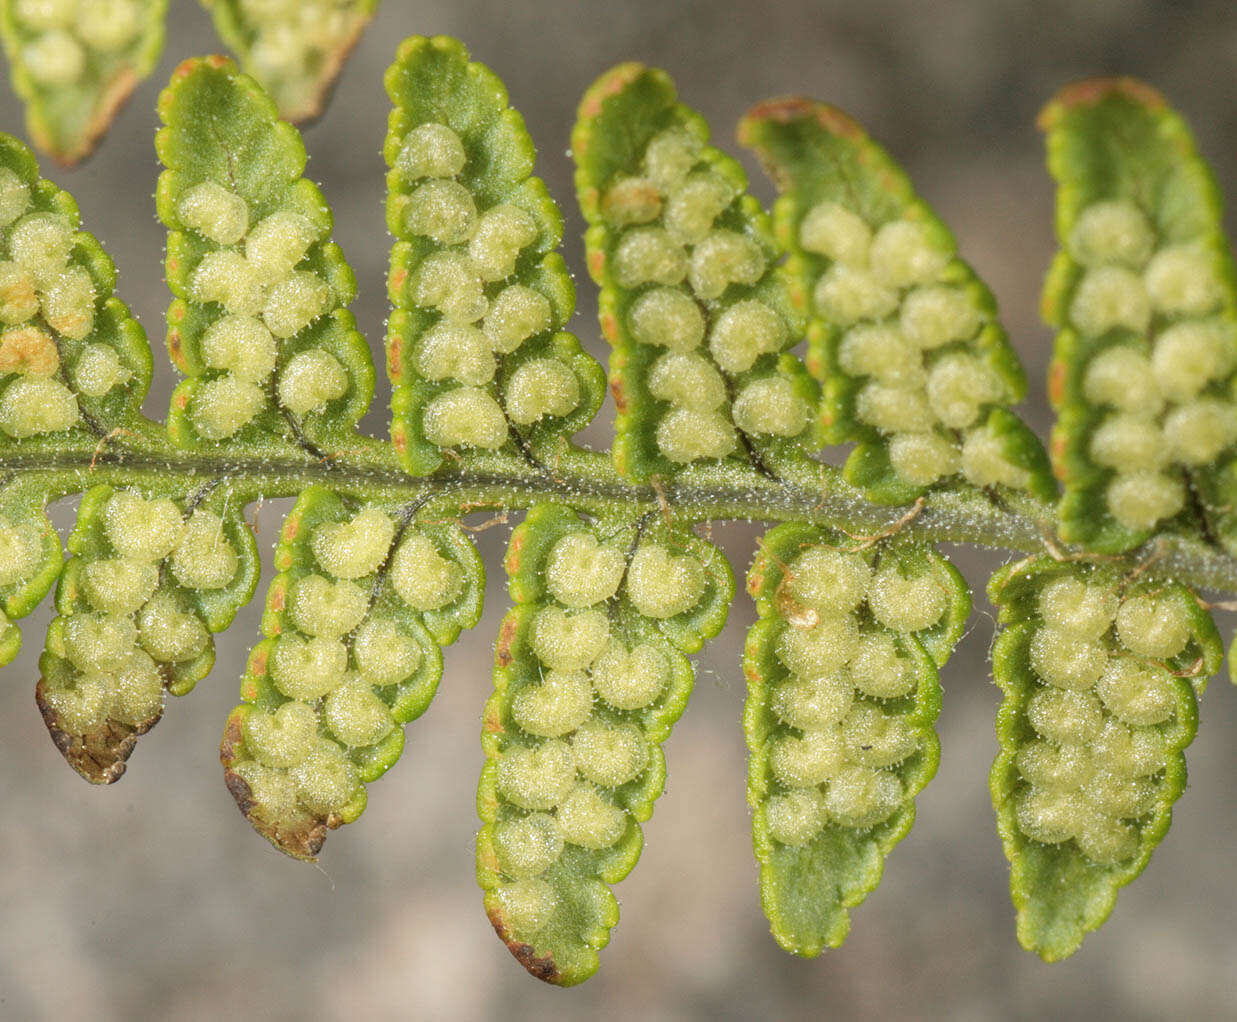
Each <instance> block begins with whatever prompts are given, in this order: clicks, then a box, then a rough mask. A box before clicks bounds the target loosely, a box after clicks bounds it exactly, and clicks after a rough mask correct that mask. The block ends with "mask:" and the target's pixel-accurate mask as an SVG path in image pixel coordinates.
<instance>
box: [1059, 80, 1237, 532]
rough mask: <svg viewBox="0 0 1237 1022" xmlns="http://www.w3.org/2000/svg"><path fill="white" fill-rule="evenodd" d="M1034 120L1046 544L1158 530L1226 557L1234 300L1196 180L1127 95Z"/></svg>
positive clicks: (1139, 102) (1166, 132) (1209, 187)
mask: <svg viewBox="0 0 1237 1022" xmlns="http://www.w3.org/2000/svg"><path fill="white" fill-rule="evenodd" d="M1040 122H1041V126H1042V127H1043V128H1044V129H1045V130H1046V131H1047V135H1048V139H1047V142H1048V166H1049V169H1050V170H1051V171H1052V173H1053V175H1054V177H1055V178H1056V179H1057V183H1058V186H1059V187H1058V193H1057V228H1058V233H1059V235H1060V243H1061V250H1060V251H1059V252H1058V254H1057V257H1056V260H1055V262H1054V263H1053V267H1052V271H1051V272H1050V273H1049V275H1048V279H1047V281H1046V282H1045V285H1044V299H1043V309H1044V315H1045V317H1046V319H1047V320H1048V321H1049V322H1050V323H1051V324H1053V325H1054V326H1056V327H1058V328H1059V330H1060V332H1059V333H1058V335H1057V341H1056V349H1055V353H1054V359H1053V366H1052V372H1051V374H1050V388H1049V394H1050V396H1051V398H1052V400H1053V402H1054V404H1055V405H1056V406H1057V409H1058V420H1057V425H1056V429H1055V432H1054V435H1053V444H1052V448H1053V457H1054V461H1055V468H1056V471H1057V474H1058V475H1059V476H1060V477H1061V479H1062V480H1063V481H1064V483H1065V496H1064V498H1063V500H1062V504H1061V509H1060V519H1061V525H1060V530H1061V536H1062V537H1063V538H1064V539H1065V540H1066V541H1067V542H1071V543H1080V544H1085V545H1086V546H1087V547H1088V548H1090V549H1092V550H1096V551H1099V552H1117V551H1121V550H1126V549H1129V548H1131V547H1133V546H1136V545H1137V544H1139V543H1141V542H1143V541H1144V540H1146V539H1147V538H1148V537H1149V536H1151V535H1152V534H1153V533H1154V532H1155V531H1156V530H1157V529H1160V528H1163V527H1164V526H1165V525H1166V524H1168V523H1169V521H1173V528H1174V529H1179V530H1180V529H1185V530H1188V529H1191V528H1196V527H1199V526H1201V527H1203V528H1205V529H1206V530H1207V531H1208V532H1209V533H1210V534H1212V535H1214V536H1216V538H1217V539H1219V541H1220V542H1221V543H1225V544H1229V545H1231V544H1232V542H1233V541H1232V539H1231V535H1232V533H1233V525H1234V521H1237V519H1234V517H1233V515H1232V513H1231V511H1230V510H1229V509H1230V508H1231V507H1232V506H1233V504H1234V498H1235V497H1237V490H1234V484H1233V482H1232V472H1231V466H1232V463H1233V460H1234V457H1235V456H1237V452H1235V451H1234V448H1235V446H1237V408H1235V407H1234V403H1233V396H1232V393H1231V388H1232V383H1233V379H1234V370H1237V294H1235V293H1234V271H1233V260H1232V257H1231V255H1230V254H1229V246H1228V241H1227V240H1226V238H1225V234H1224V230H1223V223H1222V217H1221V211H1220V204H1219V193H1218V190H1217V188H1216V185H1215V182H1214V180H1213V178H1212V175H1211V171H1210V169H1209V168H1208V167H1207V165H1206V164H1205V163H1204V162H1203V160H1202V159H1201V158H1200V157H1199V156H1198V153H1197V151H1196V149H1195V147H1194V142H1193V140H1192V138H1191V137H1190V132H1189V129H1188V127H1187V126H1186V125H1185V123H1184V122H1183V121H1182V120H1181V119H1180V117H1178V116H1177V115H1176V114H1175V113H1173V111H1172V110H1170V109H1169V108H1168V107H1167V106H1166V104H1165V103H1164V102H1163V99H1162V98H1161V97H1159V96H1155V95H1152V94H1149V93H1148V92H1146V91H1145V90H1143V89H1142V87H1140V86H1138V85H1136V84H1135V83H1131V82H1129V81H1125V80H1118V81H1115V82H1113V83H1109V85H1108V87H1107V88H1106V89H1105V90H1102V91H1097V92H1094V93H1092V94H1086V95H1084V94H1083V93H1082V92H1079V93H1077V94H1075V93H1072V92H1069V91H1068V90H1067V91H1066V92H1065V93H1062V95H1061V96H1060V97H1058V98H1057V100H1055V101H1054V102H1053V103H1051V104H1049V106H1048V107H1047V108H1046V109H1045V111H1044V113H1043V115H1042V116H1041V119H1040ZM1110 164H1111V165H1112V169H1111V171H1108V170H1102V169H1101V168H1104V167H1107V166H1109V165H1110Z"/></svg>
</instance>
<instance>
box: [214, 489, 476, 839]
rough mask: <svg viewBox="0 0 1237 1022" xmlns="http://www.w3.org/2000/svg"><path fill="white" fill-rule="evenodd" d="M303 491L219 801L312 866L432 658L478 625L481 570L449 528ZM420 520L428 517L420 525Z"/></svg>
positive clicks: (284, 540)
mask: <svg viewBox="0 0 1237 1022" xmlns="http://www.w3.org/2000/svg"><path fill="white" fill-rule="evenodd" d="M418 510H419V508H418V507H417V505H415V504H413V505H411V506H404V507H399V506H394V505H391V504H390V503H385V502H367V503H364V504H361V503H359V502H357V501H355V500H345V499H342V498H340V497H339V496H337V495H336V494H334V493H332V492H331V491H330V490H328V489H326V488H324V487H320V486H315V487H310V488H309V489H307V490H305V491H304V492H303V493H302V494H301V496H300V498H299V499H298V500H297V503H296V506H295V507H294V508H293V509H292V511H291V513H290V514H289V515H288V517H287V519H286V520H285V522H284V526H283V533H282V536H281V539H280V543H279V546H278V548H277V549H276V551H275V567H276V568H277V569H278V570H279V574H278V575H276V576H275V578H274V579H272V580H271V586H270V591H269V593H268V594H267V600H266V613H265V615H264V616H263V619H262V630H263V632H264V633H265V634H266V636H267V638H266V639H265V640H263V641H262V642H260V643H258V645H257V646H255V647H254V649H253V652H252V653H251V654H250V657H249V668H248V670H247V671H246V673H245V678H244V680H243V681H242V682H241V698H242V699H243V700H244V702H243V703H242V704H241V705H240V706H238V707H237V708H236V709H235V710H234V711H233V712H232V714H231V716H230V717H229V718H228V722H227V726H226V727H225V728H224V735H223V743H222V745H221V747H220V752H219V755H220V759H221V760H222V761H223V766H224V772H225V777H226V780H227V785H228V790H229V791H231V792H232V795H233V797H234V798H235V799H236V802H237V805H238V806H239V807H240V809H241V812H243V813H244V814H245V816H246V817H247V818H248V819H249V822H250V823H252V824H253V826H254V828H255V829H256V830H257V831H258V833H260V834H261V835H262V836H263V837H265V838H267V839H268V840H269V841H270V842H271V843H272V844H274V845H275V846H276V847H277V848H279V849H280V850H281V851H283V852H286V853H287V854H289V855H293V856H295V857H297V858H304V859H312V858H314V857H315V856H316V855H317V854H318V852H319V850H320V849H321V848H322V843H323V841H325V840H326V832H327V829H328V828H333V827H338V826H339V825H340V824H342V823H351V822H352V821H353V820H355V819H356V818H357V817H358V816H360V815H361V812H362V810H364V808H365V803H366V789H365V786H366V785H368V784H369V783H371V782H372V781H375V780H377V779H378V778H379V777H381V776H382V775H383V774H384V773H386V772H387V770H389V769H390V768H391V767H392V766H393V765H394V764H395V761H396V760H397V759H399V756H400V753H401V752H402V751H403V748H404V732H403V727H402V725H404V724H407V723H408V722H409V721H412V720H415V719H416V718H417V717H419V716H420V715H421V714H422V713H424V712H425V710H426V709H427V708H428V707H429V704H430V700H431V699H432V698H433V696H434V692H435V690H436V689H437V687H438V679H439V678H440V677H441V675H442V652H441V647H442V646H445V645H448V644H450V643H452V642H454V641H455V639H456V638H457V637H458V635H459V633H460V630H461V629H464V628H471V627H472V626H473V625H475V624H476V623H477V620H478V618H479V617H480V616H481V604H482V598H483V596H484V592H485V571H484V568H483V566H482V564H481V561H480V559H479V558H478V557H477V554H476V551H475V550H474V549H473V546H472V544H471V543H470V542H469V541H468V539H467V537H466V536H465V535H464V534H463V532H462V531H461V530H460V528H459V526H457V525H455V524H454V523H450V522H442V521H430V520H421V519H419V518H418V517H417V512H418ZM427 517H428V516H427Z"/></svg>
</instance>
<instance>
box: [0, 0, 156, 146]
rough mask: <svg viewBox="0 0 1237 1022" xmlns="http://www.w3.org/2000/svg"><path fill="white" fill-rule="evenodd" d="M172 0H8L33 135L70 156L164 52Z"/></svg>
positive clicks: (3, 21) (11, 45)
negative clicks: (165, 22)
mask: <svg viewBox="0 0 1237 1022" xmlns="http://www.w3.org/2000/svg"><path fill="white" fill-rule="evenodd" d="M166 8H167V0H5V2H4V3H2V4H0V35H2V36H3V38H4V45H5V49H6V50H7V52H8V56H9V60H10V63H11V70H12V74H13V81H14V85H15V87H16V89H17V91H18V93H20V94H21V96H22V98H23V99H24V100H25V101H26V104H27V123H28V124H29V127H30V133H31V135H32V136H33V138H34V140H35V142H36V143H37V144H38V145H39V146H40V147H41V148H44V149H46V150H48V151H50V152H51V153H52V154H54V155H55V156H56V158H57V159H60V160H63V161H65V162H67V163H72V162H74V161H75V160H78V159H80V158H81V157H82V156H84V155H86V153H87V152H89V150H90V148H91V146H92V145H93V144H94V140H95V138H96V137H97V136H98V135H99V134H100V133H101V132H102V131H103V130H104V129H105V128H106V127H107V124H108V122H109V121H110V120H111V118H112V114H113V112H114V110H115V108H116V107H117V106H118V105H119V104H120V103H121V102H122V101H123V100H124V99H125V98H126V97H127V96H128V94H129V92H130V90H131V89H132V88H133V86H134V84H135V83H136V82H137V80H138V79H139V78H141V77H142V76H144V75H146V74H147V73H149V71H150V69H151V68H152V67H153V66H154V64H155V61H156V60H157V59H158V52H159V47H160V44H161V42H162V39H163V14H164V11H165V9H166Z"/></svg>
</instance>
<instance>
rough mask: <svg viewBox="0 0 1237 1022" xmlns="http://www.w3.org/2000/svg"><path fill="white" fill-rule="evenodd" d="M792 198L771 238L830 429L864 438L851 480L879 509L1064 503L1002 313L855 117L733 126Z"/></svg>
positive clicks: (769, 109) (777, 114)
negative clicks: (964, 497) (1009, 500)
mask: <svg viewBox="0 0 1237 1022" xmlns="http://www.w3.org/2000/svg"><path fill="white" fill-rule="evenodd" d="M739 139H740V141H741V142H742V143H743V144H744V145H747V146H749V147H751V148H752V149H754V150H755V152H756V154H757V156H758V157H759V158H760V160H761V162H762V163H763V164H764V166H765V168H766V170H767V172H768V173H769V176H770V177H771V178H772V179H773V181H774V183H775V184H776V185H777V187H778V190H779V191H780V192H781V193H782V194H781V197H780V198H779V199H778V201H777V203H776V204H775V206H774V227H775V231H776V235H777V239H778V243H779V244H780V246H781V247H782V248H783V249H784V250H785V251H786V252H787V253H788V260H787V263H786V266H787V270H788V272H789V274H790V276H791V278H792V280H793V285H792V295H793V297H794V301H795V304H796V305H797V306H798V307H799V309H800V310H801V311H802V312H803V313H804V314H805V315H806V316H807V317H808V319H809V325H808V342H809V352H808V357H807V362H808V366H809V368H811V369H812V371H813V373H814V374H815V375H816V376H817V378H818V379H820V381H821V383H822V385H823V390H824V396H823V401H822V404H821V424H822V427H823V429H824V431H825V434H826V436H827V437H828V439H829V440H830V441H832V442H834V443H845V442H854V443H856V445H857V446H856V448H855V450H854V451H853V452H852V453H851V455H850V457H849V459H848V461H847V463H846V468H845V474H846V477H847V479H848V480H849V481H850V482H852V483H853V484H855V485H856V486H858V487H859V488H860V489H862V490H863V491H864V493H865V494H866V496H867V497H868V499H869V500H872V501H874V502H876V503H881V504H903V503H909V502H911V501H912V500H914V499H915V498H916V497H918V496H920V495H922V494H924V493H926V492H928V491H929V490H931V489H932V488H934V487H935V488H940V487H942V486H949V485H951V484H952V485H956V481H957V480H959V479H961V480H965V481H966V482H969V483H971V484H973V485H976V486H984V487H997V488H998V489H1009V490H1014V491H1025V492H1029V493H1031V494H1033V495H1035V496H1037V497H1039V498H1040V499H1043V500H1051V499H1053V498H1054V497H1055V494H1056V487H1055V485H1054V483H1053V481H1052V476H1051V472H1050V469H1049V465H1048V459H1047V456H1046V455H1045V453H1044V451H1043V448H1042V446H1041V445H1040V443H1039V441H1038V440H1037V439H1036V437H1035V435H1034V434H1033V433H1032V432H1031V431H1030V430H1029V429H1028V428H1027V427H1026V426H1025V425H1024V424H1023V423H1022V422H1021V420H1019V419H1018V418H1017V417H1016V416H1015V415H1014V414H1013V413H1012V412H1010V411H1009V410H1008V409H1009V406H1011V405H1013V404H1015V403H1016V402H1018V401H1020V400H1021V399H1022V398H1023V396H1024V394H1025V391H1026V381H1025V377H1024V375H1023V372H1022V368H1021V366H1020V365H1019V363H1018V359H1017V356H1016V355H1015V354H1014V352H1013V349H1012V348H1011V347H1010V345H1009V341H1008V338H1007V337H1006V335H1005V332H1004V330H1003V328H1002V327H1001V325H1000V322H999V320H998V317H997V308H996V302H995V300H994V298H993V296H992V294H991V292H990V291H989V290H988V289H987V287H986V286H985V285H984V284H983V282H982V281H981V280H979V278H978V277H977V276H976V275H975V273H974V271H973V270H972V269H971V267H970V266H969V265H968V264H967V263H965V262H964V261H963V260H962V259H961V258H959V257H958V255H957V247H956V244H955V242H954V239H953V237H952V236H951V235H950V233H949V230H948V229H947V228H946V226H945V225H944V224H943V223H942V222H941V221H940V219H939V218H938V217H937V215H936V214H935V213H934V212H933V211H932V209H931V208H930V207H929V206H928V205H927V204H926V203H925V202H924V201H923V200H922V199H920V198H919V196H917V195H916V194H915V191H914V188H913V187H912V185H911V182H910V180H909V179H908V178H907V176H906V174H905V172H904V171H903V170H902V168H901V167H899V166H898V164H897V163H896V162H895V161H894V160H893V159H892V158H891V157H890V156H889V154H888V153H886V152H885V150H884V149H882V148H881V147H880V146H879V145H878V144H877V143H876V142H874V141H873V140H872V139H870V138H869V137H868V136H867V135H866V134H865V132H864V131H863V129H862V128H861V127H859V125H858V124H856V123H855V122H854V121H852V120H851V119H850V118H849V117H848V116H847V115H846V114H844V113H842V112H841V111H839V110H837V109H836V108H834V107H831V106H828V105H826V104H824V103H815V102H812V101H809V100H804V99H787V100H772V101H770V102H767V103H764V104H761V105H759V106H757V107H755V108H754V109H753V110H752V111H751V112H750V113H749V114H748V115H747V116H746V117H745V118H744V120H743V121H742V123H741V124H740V126H739Z"/></svg>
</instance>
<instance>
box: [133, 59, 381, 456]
mask: <svg viewBox="0 0 1237 1022" xmlns="http://www.w3.org/2000/svg"><path fill="white" fill-rule="evenodd" d="M159 112H160V115H161V117H162V119H163V122H164V127H163V128H162V129H160V131H159V132H158V134H157V136H156V139H155V145H156V149H157V150H158V153H159V156H160V159H161V160H162V161H163V163H164V166H165V167H166V168H167V169H165V170H164V171H163V173H162V174H161V175H160V178H159V185H158V190H157V194H156V204H157V207H158V211H159V216H160V219H161V220H162V221H163V222H164V224H166V225H167V227H168V228H169V234H168V254H167V264H166V265H167V281H168V287H169V289H170V290H171V292H172V294H173V296H174V300H173V302H172V304H171V306H170V308H169V310H168V336H167V343H168V350H169V352H170V353H171V355H172V359H173V362H174V363H175V364H176V365H177V367H178V368H180V369H181V370H182V371H183V372H185V373H186V375H187V377H188V378H187V379H186V380H185V381H184V382H183V383H181V385H180V386H179V387H178V388H177V389H176V392H175V393H174V395H173V397H172V406H171V410H170V412H169V416H168V429H169V431H170V433H171V435H172V438H173V440H174V442H176V443H177V444H178V445H180V446H185V447H191V448H197V449H211V448H218V447H219V446H220V445H223V444H226V445H227V447H228V448H229V449H236V448H243V449H247V450H249V451H251V452H253V453H261V454H273V453H278V454H284V455H295V456H300V457H311V458H323V457H326V456H328V455H329V454H331V453H332V452H334V451H337V450H339V449H341V448H347V447H353V448H355V447H356V446H357V443H358V438H357V436H356V433H355V430H354V427H355V424H356V422H357V421H358V420H359V419H360V417H361V416H362V415H363V414H364V413H365V410H366V409H367V408H368V407H369V402H370V399H371V398H372V396H373V389H374V367H373V362H372V359H371V356H370V352H369V348H368V345H367V344H366V343H365V340H364V338H362V337H361V336H360V334H359V333H358V332H357V330H356V323H355V321H354V319H353V317H352V314H351V313H350V312H348V311H347V309H346V308H345V307H346V306H347V305H348V304H349V303H350V302H351V301H352V300H353V298H355V296H356V279H355V277H354V276H353V273H352V270H351V269H350V268H349V267H348V265H347V263H346V261H345V260H344V256H343V253H342V251H341V250H340V248H339V246H338V245H336V244H335V243H334V242H331V241H330V240H329V236H330V233H331V230H332V228H333V219H332V216H331V211H330V207H329V206H328V205H327V203H326V200H325V199H324V198H323V196H322V193H321V191H320V190H319V189H318V187H317V186H316V185H315V184H313V183H312V182H311V181H309V180H307V179H306V178H303V177H302V176H301V175H302V173H303V171H304V169H305V147H304V144H303V142H302V141H301V137H300V134H299V133H298V132H297V130H296V129H295V128H293V127H292V126H291V125H290V124H288V123H286V122H284V121H280V120H278V119H277V117H276V111H275V108H274V106H273V105H272V103H271V101H270V99H269V98H267V96H266V95H265V94H264V93H263V92H262V90H261V89H260V87H259V86H258V84H257V83H256V82H254V81H253V80H252V79H250V78H248V77H246V76H244V75H240V74H238V73H237V72H236V69H235V66H234V65H233V64H232V63H231V61H228V60H225V59H224V58H222V57H209V58H203V59H198V60H190V61H186V62H185V63H183V64H182V65H181V66H180V67H179V68H178V69H177V71H176V73H175V74H174V75H173V78H172V83H171V85H170V86H169V87H168V88H167V89H165V90H164V92H163V93H162V95H161V96H160V99H159Z"/></svg>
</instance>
